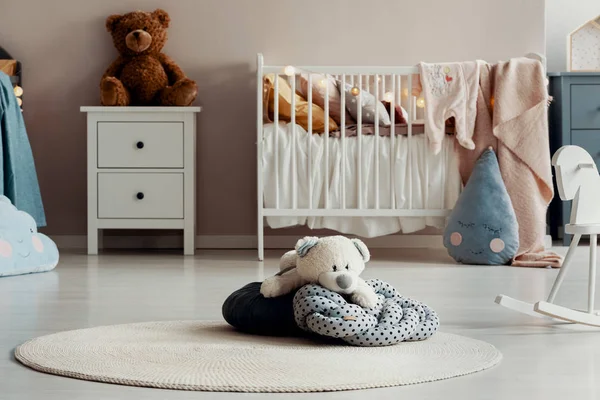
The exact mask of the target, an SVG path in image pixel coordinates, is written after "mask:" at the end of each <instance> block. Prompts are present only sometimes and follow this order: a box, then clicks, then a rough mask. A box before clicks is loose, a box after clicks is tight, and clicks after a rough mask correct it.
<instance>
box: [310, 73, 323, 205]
mask: <svg viewBox="0 0 600 400" xmlns="http://www.w3.org/2000/svg"><path fill="white" fill-rule="evenodd" d="M307 91H308V94H307V95H308V96H307V97H308V99H307V100H308V138H307V140H308V149H307V150H306V151H307V153H306V154H307V158H308V160H306V173H307V174H308V208H309V209H312V203H313V199H312V197H313V196H312V192H313V184H312V168H311V164H312V146H311V141H312V133H313V119H312V74H311V73H310V72H309V73H308V88H307ZM325 124H327V119H325Z"/></svg>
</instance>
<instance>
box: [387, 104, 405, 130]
mask: <svg viewBox="0 0 600 400" xmlns="http://www.w3.org/2000/svg"><path fill="white" fill-rule="evenodd" d="M383 106H384V107H385V109H386V110H387V112H388V114H389V115H390V124H391V122H392V121H391V118H392V112H391V111H390V109H391V108H392V103H390V102H389V101H384V102H383ZM394 111H395V112H394V124H406V123H407V122H408V121H407V120H408V113H407V112H406V110H405V109H404V107H402V106H401V105H400V104H394Z"/></svg>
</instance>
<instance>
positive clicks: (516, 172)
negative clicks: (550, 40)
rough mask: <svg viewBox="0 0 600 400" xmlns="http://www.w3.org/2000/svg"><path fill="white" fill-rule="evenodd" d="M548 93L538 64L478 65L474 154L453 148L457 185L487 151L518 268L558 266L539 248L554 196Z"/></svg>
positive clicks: (556, 257) (558, 260)
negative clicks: (514, 229)
mask: <svg viewBox="0 0 600 400" xmlns="http://www.w3.org/2000/svg"><path fill="white" fill-rule="evenodd" d="M547 100H548V94H547V90H546V84H545V74H544V69H543V67H542V65H541V63H540V62H539V61H535V60H531V59H528V58H517V59H512V60H510V61H507V62H500V63H498V64H496V65H493V66H491V65H488V64H481V65H480V76H479V92H478V98H477V118H476V121H475V132H474V135H473V141H474V142H475V149H474V150H468V149H465V148H464V147H461V146H456V150H457V152H458V154H459V156H460V157H459V159H460V173H461V177H462V180H463V182H465V183H466V181H467V180H468V179H469V176H470V175H471V171H472V169H473V166H474V165H475V162H476V161H477V159H478V158H479V156H480V155H481V153H482V152H483V151H484V150H485V149H486V148H488V147H489V146H492V147H493V148H494V150H495V151H496V153H497V155H498V163H499V165H500V172H501V173H502V178H503V180H504V183H505V185H506V189H507V191H508V194H509V195H510V198H511V200H512V204H513V207H514V209H515V213H516V215H517V220H518V222H519V241H520V243H519V250H518V252H517V255H516V257H515V259H514V260H513V262H512V265H514V266H520V267H547V266H551V267H554V268H558V267H560V266H561V263H562V258H561V256H559V255H557V254H555V253H553V252H550V251H547V250H545V248H544V236H545V234H546V212H547V209H548V204H549V203H550V200H552V197H553V195H554V191H553V186H552V169H551V165H550V149H549V138H548V118H547V112H548V111H547Z"/></svg>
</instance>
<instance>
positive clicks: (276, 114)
mask: <svg viewBox="0 0 600 400" xmlns="http://www.w3.org/2000/svg"><path fill="white" fill-rule="evenodd" d="M273 99H274V103H273V104H274V108H273V121H274V123H275V125H274V127H275V131H274V134H275V208H279V168H280V165H279V74H275V94H274V97H273Z"/></svg>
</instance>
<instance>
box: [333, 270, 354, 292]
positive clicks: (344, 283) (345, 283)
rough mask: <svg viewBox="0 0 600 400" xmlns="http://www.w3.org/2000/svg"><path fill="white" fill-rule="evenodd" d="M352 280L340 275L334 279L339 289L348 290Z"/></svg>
mask: <svg viewBox="0 0 600 400" xmlns="http://www.w3.org/2000/svg"><path fill="white" fill-rule="evenodd" d="M353 281H354V280H353V279H352V277H351V276H350V275H346V274H344V275H340V276H338V277H337V278H335V283H337V285H338V286H339V287H340V289H348V288H349V287H350V286H352V283H353Z"/></svg>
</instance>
